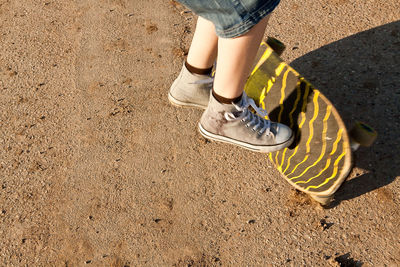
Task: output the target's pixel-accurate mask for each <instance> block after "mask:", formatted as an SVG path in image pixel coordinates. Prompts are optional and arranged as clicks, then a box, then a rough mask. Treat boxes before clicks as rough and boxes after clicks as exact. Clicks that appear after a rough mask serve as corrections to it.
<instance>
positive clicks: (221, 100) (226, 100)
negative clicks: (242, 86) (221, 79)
mask: <svg viewBox="0 0 400 267" xmlns="http://www.w3.org/2000/svg"><path fill="white" fill-rule="evenodd" d="M212 95H213V96H214V98H215V99H216V100H217V101H218V102H219V103H221V104H232V103H235V104H237V103H239V101H240V100H241V99H242V95H243V94H241V95H240V96H238V97H235V98H226V97H223V96H220V95H218V94H217V93H215V92H214V89H213V90H212Z"/></svg>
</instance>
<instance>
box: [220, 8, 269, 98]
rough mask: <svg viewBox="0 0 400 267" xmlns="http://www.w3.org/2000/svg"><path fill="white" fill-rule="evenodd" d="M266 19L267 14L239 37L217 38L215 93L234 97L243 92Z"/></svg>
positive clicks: (225, 96)
mask: <svg viewBox="0 0 400 267" xmlns="http://www.w3.org/2000/svg"><path fill="white" fill-rule="evenodd" d="M268 19H269V16H267V17H265V18H264V19H262V20H261V21H260V22H259V23H258V24H257V25H255V26H254V27H253V28H251V30H250V31H249V32H247V33H246V34H244V35H242V36H240V37H236V38H230V39H224V38H219V39H218V59H217V70H216V74H215V80H214V92H215V93H216V94H217V95H219V96H222V97H224V98H229V99H234V98H236V97H239V96H240V95H241V94H242V93H243V89H244V85H245V83H246V80H247V77H248V75H249V73H250V71H251V70H250V68H251V66H252V64H253V61H254V59H255V56H256V54H257V50H258V47H259V45H260V43H261V40H262V37H263V35H264V31H265V27H266V26H267V23H268Z"/></svg>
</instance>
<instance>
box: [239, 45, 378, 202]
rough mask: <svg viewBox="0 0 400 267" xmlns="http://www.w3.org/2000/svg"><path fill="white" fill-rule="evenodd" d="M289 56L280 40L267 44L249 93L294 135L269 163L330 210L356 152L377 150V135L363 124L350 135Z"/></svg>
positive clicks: (256, 64) (271, 155)
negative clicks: (367, 148) (287, 60)
mask: <svg viewBox="0 0 400 267" xmlns="http://www.w3.org/2000/svg"><path fill="white" fill-rule="evenodd" d="M283 50H284V45H283V44H282V43H281V42H279V41H278V40H277V39H273V38H269V39H268V40H267V41H266V42H262V43H261V46H260V49H259V51H258V55H257V60H256V61H255V65H254V68H253V71H252V73H251V75H250V76H249V78H248V80H247V83H246V86H245V91H246V93H247V95H248V96H249V97H251V98H253V99H254V101H255V102H256V103H258V105H259V106H261V107H262V108H264V109H266V110H267V111H268V116H267V117H266V118H268V119H270V120H271V121H276V122H280V123H283V124H286V125H288V126H289V127H290V128H291V129H292V130H293V131H294V135H295V139H294V141H293V144H292V145H291V146H290V147H288V148H285V149H283V150H281V151H277V152H273V153H269V155H268V158H269V160H270V161H271V162H272V163H273V164H274V165H275V167H276V168H277V169H278V170H279V172H280V173H281V174H282V176H283V177H284V178H285V179H286V180H287V181H288V182H289V183H290V184H291V185H293V186H294V187H295V188H296V189H298V190H300V191H303V192H305V193H307V194H308V195H310V196H311V197H312V198H313V199H314V200H316V201H317V202H319V203H320V204H321V205H328V204H329V203H330V202H331V200H332V198H333V195H334V193H335V192H336V191H337V190H338V188H339V187H340V185H341V184H342V183H343V182H344V181H345V179H346V177H347V176H348V174H349V173H350V171H351V169H352V162H353V158H352V149H353V150H356V149H357V148H358V147H359V146H360V145H364V146H370V145H372V143H373V142H374V140H375V139H376V136H377V133H376V131H375V130H373V129H372V128H371V127H369V126H368V125H366V124H364V123H361V122H357V123H356V124H355V127H354V128H353V129H352V130H351V131H348V130H347V128H346V126H345V124H344V123H343V120H342V118H341V116H340V114H339V112H338V111H337V110H336V108H335V106H334V105H333V104H332V103H331V102H330V101H329V99H328V98H327V97H326V96H324V94H322V92H321V91H319V90H318V89H316V88H315V87H314V86H313V85H312V84H311V83H310V82H308V81H307V80H306V79H305V78H304V77H303V76H301V75H300V74H299V73H298V72H297V71H296V70H294V69H293V68H292V67H290V66H289V64H287V63H285V62H284V61H283V60H282V59H281V58H280V54H281V53H282V52H283Z"/></svg>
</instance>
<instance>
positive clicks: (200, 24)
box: [168, 17, 218, 108]
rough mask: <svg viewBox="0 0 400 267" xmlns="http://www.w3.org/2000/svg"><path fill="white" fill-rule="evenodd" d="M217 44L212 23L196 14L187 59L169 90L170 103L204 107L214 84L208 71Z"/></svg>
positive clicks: (213, 59) (213, 58)
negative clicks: (194, 29) (195, 24)
mask: <svg viewBox="0 0 400 267" xmlns="http://www.w3.org/2000/svg"><path fill="white" fill-rule="evenodd" d="M217 44H218V37H217V35H216V33H215V27H214V24H213V23H212V22H210V21H208V20H206V19H204V18H201V17H199V18H198V20H197V26H196V31H195V33H194V36H193V40H192V44H191V46H190V49H189V54H188V57H187V59H186V62H185V64H184V66H183V67H182V70H181V73H180V74H179V76H178V77H177V78H176V80H175V81H174V83H173V84H172V86H171V88H170V91H169V93H168V99H169V101H170V102H171V103H172V104H174V105H176V106H181V107H185V106H186V107H198V108H206V107H207V104H208V101H209V99H210V92H211V88H212V85H213V80H212V79H211V77H210V75H211V69H212V66H213V64H214V62H215V59H216V55H217Z"/></svg>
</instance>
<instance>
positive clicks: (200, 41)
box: [187, 17, 218, 69]
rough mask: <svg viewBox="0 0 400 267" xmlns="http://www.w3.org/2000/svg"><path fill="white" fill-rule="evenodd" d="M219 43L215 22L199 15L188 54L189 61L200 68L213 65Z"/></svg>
mask: <svg viewBox="0 0 400 267" xmlns="http://www.w3.org/2000/svg"><path fill="white" fill-rule="evenodd" d="M217 44H218V36H217V35H216V33H215V27H214V24H213V23H212V22H210V21H208V20H206V19H204V18H202V17H199V18H198V19H197V25H196V31H195V32H194V36H193V40H192V44H191V45H190V49H189V54H188V56H187V62H188V63H189V64H190V65H192V66H193V67H196V68H199V69H207V68H210V67H212V65H213V64H214V61H215V58H216V56H217Z"/></svg>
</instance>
